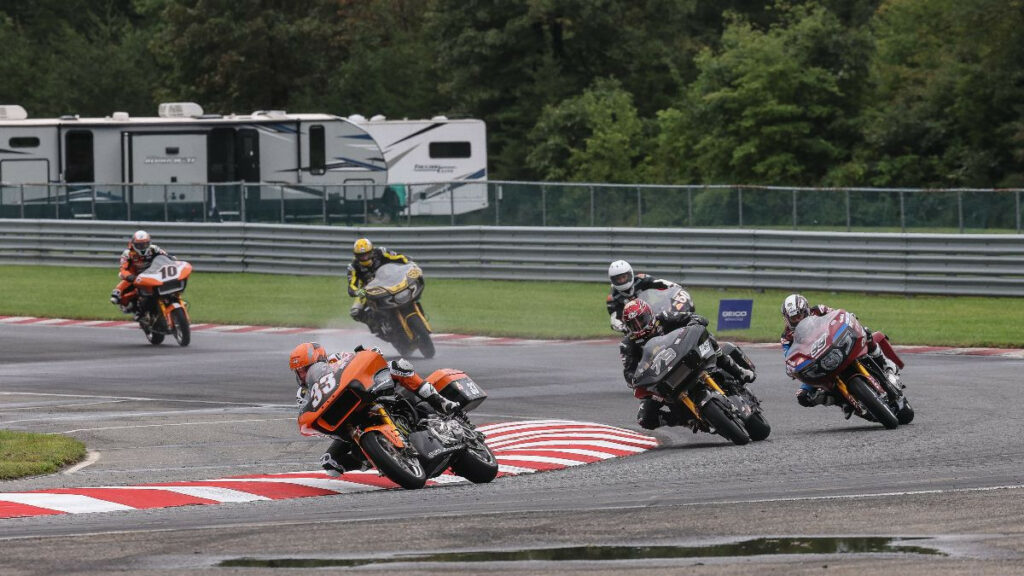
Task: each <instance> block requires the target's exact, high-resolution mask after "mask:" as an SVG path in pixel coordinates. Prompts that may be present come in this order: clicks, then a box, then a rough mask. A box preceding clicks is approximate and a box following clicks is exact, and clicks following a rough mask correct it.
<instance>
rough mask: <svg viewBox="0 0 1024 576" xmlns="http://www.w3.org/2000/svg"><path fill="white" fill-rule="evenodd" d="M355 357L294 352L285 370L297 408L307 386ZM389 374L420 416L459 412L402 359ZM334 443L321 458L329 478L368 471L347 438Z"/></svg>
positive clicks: (312, 348) (320, 350) (309, 345)
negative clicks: (291, 375) (292, 379)
mask: <svg viewBox="0 0 1024 576" xmlns="http://www.w3.org/2000/svg"><path fill="white" fill-rule="evenodd" d="M364 350H367V349H366V348H364V347H363V346H362V345H359V346H356V347H355V349H354V351H353V352H362V351H364ZM369 350H370V351H372V352H374V353H376V354H378V355H380V356H381V357H383V356H384V355H383V354H381V351H380V349H379V348H377V347H372V348H369ZM353 356H354V354H353V353H352V352H344V353H334V354H331V355H330V356H328V355H327V350H326V349H324V347H323V346H321V345H320V344H319V343H317V342H303V343H302V344H299V345H298V346H296V347H295V348H294V349H292V351H291V354H290V355H289V356H288V368H289V369H291V370H292V372H293V373H294V374H295V382H296V384H298V389H297V390H296V391H295V397H296V401H297V402H298V405H299V408H300V410H301V408H302V407H303V406H304V405H305V404H306V400H307V395H308V391H309V389H310V386H312V385H313V384H314V383H316V382H317V381H319V380H320V379H321V378H322V377H323V376H324V375H326V374H329V373H333V372H334V371H335V370H338V369H341V368H343V367H344V365H345V364H347V363H348V361H349V360H351V358H352V357H353ZM388 371H389V372H390V374H391V379H392V380H394V381H395V384H396V385H397V388H398V393H399V394H401V395H402V396H403V397H404V398H406V399H407V400H409V401H410V402H411V403H412V404H413V406H414V407H415V409H416V410H417V411H418V412H419V413H420V414H421V415H423V416H427V417H429V416H433V415H436V413H437V412H441V413H444V414H451V413H452V412H455V411H456V410H458V409H459V404H458V402H452V401H451V400H449V399H447V398H445V397H444V396H441V394H440V393H439V392H438V391H437V389H435V388H434V385H433V384H431V383H430V382H427V381H426V380H424V379H423V378H422V377H420V375H419V374H417V373H416V370H414V369H413V366H412V364H411V363H410V362H409V361H408V360H406V359H404V358H400V359H398V360H392V361H391V362H390V363H389V364H388ZM331 438H332V439H333V442H331V445H330V446H329V447H328V448H327V451H326V452H324V454H323V456H321V457H320V465H321V466H322V467H323V469H324V470H326V471H327V474H328V475H329V476H340V475H341V474H344V473H345V472H346V471H350V470H360V469H362V470H365V469H367V466H368V465H367V463H366V460H365V459H363V458H361V457H360V456H358V455H357V454H358V453H359V447H358V446H357V445H356V444H355V443H354V442H353V441H352V439H351V438H349V437H347V436H331Z"/></svg>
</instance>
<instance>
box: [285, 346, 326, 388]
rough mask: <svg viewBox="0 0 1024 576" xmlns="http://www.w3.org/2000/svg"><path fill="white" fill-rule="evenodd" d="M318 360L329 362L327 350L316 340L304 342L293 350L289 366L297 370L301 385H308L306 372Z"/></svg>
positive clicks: (297, 377)
mask: <svg viewBox="0 0 1024 576" xmlns="http://www.w3.org/2000/svg"><path fill="white" fill-rule="evenodd" d="M317 362H327V350H324V347H323V346H321V345H320V344H318V343H316V342H303V343H302V344H299V345H298V346H296V347H295V348H294V349H293V350H292V353H291V355H290V356H288V368H290V369H291V370H292V372H295V381H296V382H297V383H298V384H299V386H305V385H306V372H308V371H309V367H310V366H312V365H313V364H316V363H317Z"/></svg>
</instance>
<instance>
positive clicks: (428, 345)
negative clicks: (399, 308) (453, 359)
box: [408, 314, 436, 358]
mask: <svg viewBox="0 0 1024 576" xmlns="http://www.w3.org/2000/svg"><path fill="white" fill-rule="evenodd" d="M408 322H409V329H410V330H412V333H413V334H415V335H416V345H417V346H419V349H420V352H422V353H423V357H424V358H433V357H434V354H435V353H436V350H435V349H434V341H433V340H431V339H430V330H427V325H426V324H424V323H423V318H420V316H419V314H413V315H412V316H409V320H408Z"/></svg>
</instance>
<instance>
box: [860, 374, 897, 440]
mask: <svg viewBox="0 0 1024 576" xmlns="http://www.w3.org/2000/svg"><path fill="white" fill-rule="evenodd" d="M847 388H848V389H849V391H850V395H852V396H853V397H854V398H856V399H857V400H858V401H859V402H860V403H861V404H863V405H864V408H865V409H866V410H867V411H868V412H870V413H871V415H872V416H874V417H875V420H878V421H879V422H881V423H882V426H885V427H886V428H888V429H890V430H892V429H893V428H896V427H897V426H899V425H900V421H899V419H898V418H897V417H896V414H893V411H892V408H890V407H889V404H888V402H885V401H883V400H882V398H879V397H878V394H877V393H876V392H875V389H874V388H872V387H871V385H870V384H868V383H867V381H866V380H864V377H863V376H853V377H851V378H850V383H849V384H847Z"/></svg>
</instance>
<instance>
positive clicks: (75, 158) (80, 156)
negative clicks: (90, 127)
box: [64, 130, 93, 182]
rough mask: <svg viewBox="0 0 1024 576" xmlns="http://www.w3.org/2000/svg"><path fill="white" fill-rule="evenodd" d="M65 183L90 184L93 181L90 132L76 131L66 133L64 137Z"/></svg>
mask: <svg viewBox="0 0 1024 576" xmlns="http://www.w3.org/2000/svg"><path fill="white" fill-rule="evenodd" d="M64 145H65V148H66V150H67V151H66V152H65V161H64V162H65V166H64V181H65V182H92V181H93V157H92V132H87V131H84V130H76V131H74V132H68V133H67V135H65V137H64Z"/></svg>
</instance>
